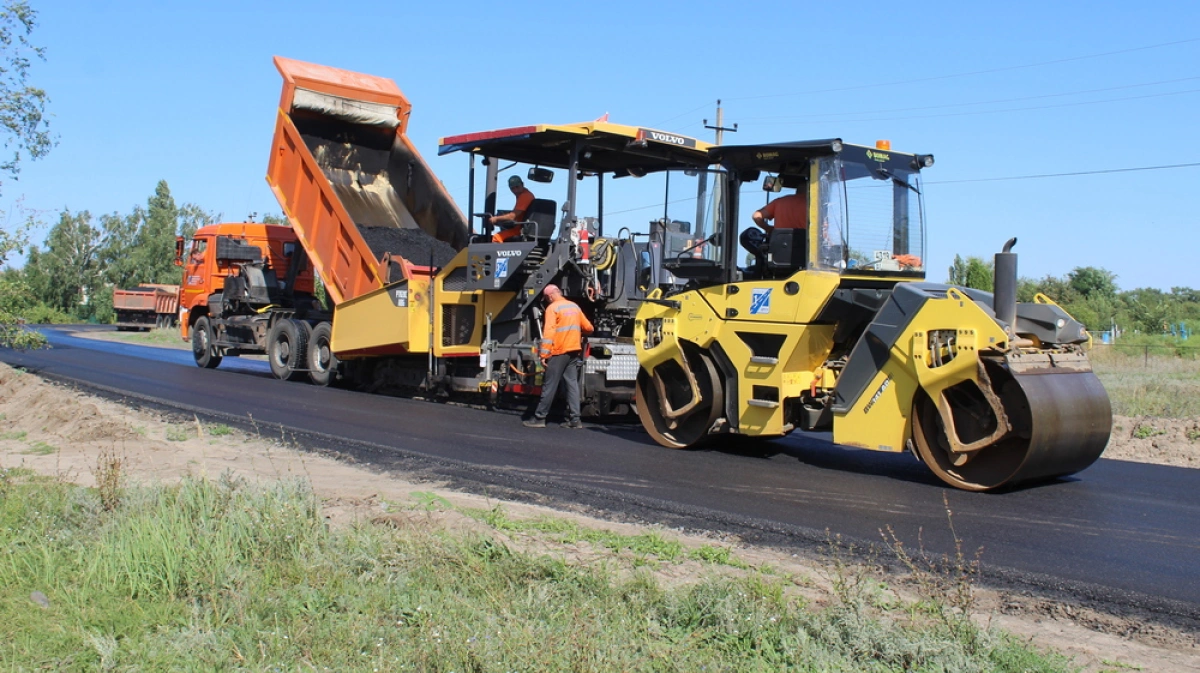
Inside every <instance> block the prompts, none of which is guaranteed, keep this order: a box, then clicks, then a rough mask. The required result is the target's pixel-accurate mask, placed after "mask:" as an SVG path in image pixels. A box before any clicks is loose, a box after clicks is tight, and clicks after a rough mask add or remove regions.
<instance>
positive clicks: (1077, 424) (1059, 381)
mask: <svg viewBox="0 0 1200 673" xmlns="http://www.w3.org/2000/svg"><path fill="white" fill-rule="evenodd" d="M997 374H999V372H997V373H994V374H993V379H992V380H993V381H995V382H996V385H995V391H996V393H997V394H998V395H999V397H1000V399H1001V401H1002V403H1003V406H1004V410H1005V413H1006V414H1007V415H1008V417H1009V422H1010V423H1011V424H1012V431H1011V432H1009V433H1008V434H1007V435H1005V436H1004V437H1003V438H1002V439H1000V440H999V441H997V442H996V443H994V444H992V445H989V446H987V447H985V448H983V449H980V450H979V451H977V452H975V453H974V455H971V456H962V455H959V456H954V455H952V454H951V453H950V452H949V450H948V443H947V442H946V440H945V438H944V435H943V432H944V428H943V425H942V421H941V418H940V416H939V415H938V412H937V409H936V407H935V405H934V404H933V402H932V401H931V400H930V399H929V398H928V397H925V396H922V398H921V399H919V400H918V402H917V404H916V405H915V408H914V414H913V439H914V440H915V442H916V446H917V451H918V453H919V454H920V456H921V459H922V460H923V461H924V462H925V464H926V465H928V466H929V467H930V469H932V470H933V471H934V473H935V474H937V476H938V477H940V478H941V479H942V480H944V481H946V482H947V483H950V484H952V485H954V486H957V487H959V488H963V489H967V490H972V491H986V490H991V489H995V488H999V487H1001V486H1014V485H1017V484H1021V483H1026V482H1032V481H1038V480H1043V479H1049V478H1052V477H1059V476H1064V475H1068V474H1073V473H1075V472H1079V471H1080V470H1083V469H1085V468H1087V467H1088V466H1089V465H1091V464H1092V463H1094V462H1095V461H1096V459H1097V458H1099V457H1100V454H1101V453H1103V452H1104V448H1105V447H1106V446H1107V445H1108V439H1109V435H1110V434H1111V432H1112V407H1111V405H1110V404H1109V400H1108V394H1107V393H1106V392H1105V390H1104V386H1103V385H1101V383H1100V380H1099V379H1098V378H1096V375H1095V374H1094V373H1092V372H1090V371H1086V372H1079V371H1063V370H1061V369H1049V368H1048V369H1039V370H1032V371H1028V372H1022V373H1013V372H1010V371H1007V370H1005V371H1004V372H1003V374H1002V375H999V376H998V375H997ZM956 460H957V462H958V463H959V464H957V465H956V464H955V462H956Z"/></svg>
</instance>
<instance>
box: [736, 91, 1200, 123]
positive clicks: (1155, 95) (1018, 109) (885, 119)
mask: <svg viewBox="0 0 1200 673" xmlns="http://www.w3.org/2000/svg"><path fill="white" fill-rule="evenodd" d="M1196 92H1200V89H1185V90H1183V91H1169V92H1167V93H1151V94H1145V95H1143V96H1125V97H1122V98H1108V99H1105V100H1091V101H1080V102H1077V103H1060V104H1058V105H1034V106H1030V107H1014V108H1005V109H1003V110H975V111H972V112H947V113H945V114H936V115H917V116H909V117H874V118H867V119H815V120H808V123H809V124H830V123H839V124H853V123H856V122H892V121H906V120H909V119H938V118H942V117H970V116H973V115H988V114H1002V113H1005V112H1028V111H1030V110H1053V109H1056V108H1065V107H1080V106H1083V105H1097V104H1100V103H1120V102H1123V101H1129V100H1142V99H1145V98H1164V97H1166V96H1179V95H1182V94H1187V93H1196ZM791 123H795V122H782V121H780V122H767V123H765V124H759V126H778V125H780V124H791Z"/></svg>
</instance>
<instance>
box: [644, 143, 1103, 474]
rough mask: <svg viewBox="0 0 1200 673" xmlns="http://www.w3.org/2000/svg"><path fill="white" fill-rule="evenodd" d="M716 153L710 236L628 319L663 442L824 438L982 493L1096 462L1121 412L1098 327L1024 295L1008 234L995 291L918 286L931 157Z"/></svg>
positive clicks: (884, 151)
mask: <svg viewBox="0 0 1200 673" xmlns="http://www.w3.org/2000/svg"><path fill="white" fill-rule="evenodd" d="M709 152H710V155H709V157H710V159H711V161H712V162H713V163H714V164H719V165H720V166H721V168H722V169H723V171H724V175H725V179H724V185H723V190H721V191H720V193H719V194H718V195H717V198H716V199H715V200H714V201H715V205H714V209H715V210H716V211H717V212H718V217H717V218H716V219H715V222H714V225H715V226H714V228H713V233H712V235H711V236H709V237H707V238H706V239H705V240H703V241H700V242H699V243H698V244H697V245H693V246H690V247H689V248H688V249H687V250H686V251H685V252H682V253H680V254H678V255H677V256H675V257H673V258H672V259H668V260H666V261H665V263H664V267H665V268H666V269H667V270H668V271H669V272H670V273H671V274H672V276H673V277H674V278H676V279H679V282H678V283H676V284H673V285H668V286H663V287H660V288H659V289H657V290H655V291H654V292H652V293H651V294H650V295H648V297H647V299H646V300H645V301H644V302H643V304H642V305H641V307H640V309H639V310H638V312H637V314H636V317H635V323H634V342H635V345H636V349H637V356H638V362H639V370H638V374H637V381H636V396H637V412H638V416H639V417H640V420H641V422H642V425H643V426H644V427H645V428H646V430H647V432H649V433H650V435H651V436H652V437H653V438H654V439H655V440H656V441H657V442H658V443H660V444H662V445H663V446H667V447H672V448H687V447H693V446H697V445H699V444H701V443H703V442H706V441H721V439H722V438H723V437H726V436H732V435H742V436H746V437H760V438H773V437H781V436H783V435H787V434H789V433H792V432H795V431H800V432H827V431H829V430H832V433H833V440H834V442H836V443H838V444H842V445H846V446H851V447H859V448H865V449H871V450H875V451H892V452H898V451H905V450H907V451H910V452H912V453H913V454H914V455H915V456H916V457H917V458H919V459H920V460H921V461H922V462H924V463H925V464H926V465H927V466H929V468H930V469H931V470H932V471H933V473H934V474H936V475H937V476H938V477H939V478H940V479H941V480H943V481H945V482H946V483H948V484H950V485H952V486H955V487H957V488H961V489H966V490H972V491H986V490H992V489H997V488H1001V487H1011V486H1013V485H1016V484H1021V483H1028V482H1031V481H1037V480H1044V479H1049V478H1052V477H1057V476H1062V475H1067V474H1072V473H1075V472H1078V471H1080V470H1083V469H1084V468H1086V467H1087V466H1089V465H1091V464H1092V463H1093V462H1094V461H1095V460H1096V459H1097V458H1098V457H1099V456H1100V454H1101V452H1102V451H1103V450H1104V447H1105V446H1106V445H1107V443H1108V438H1109V434H1110V432H1111V428H1112V412H1111V407H1110V405H1109V400H1108V396H1107V393H1106V392H1105V390H1104V388H1103V386H1102V385H1101V384H1100V381H1099V380H1098V379H1097V378H1096V375H1095V374H1094V373H1093V372H1092V368H1091V365H1090V363H1089V361H1088V358H1087V355H1086V353H1085V351H1084V346H1085V345H1086V344H1087V341H1088V335H1087V332H1086V331H1085V329H1084V326H1083V325H1082V324H1081V323H1079V322H1078V321H1076V320H1074V319H1073V318H1071V316H1070V315H1068V314H1067V313H1066V311H1064V310H1063V309H1062V308H1060V307H1059V306H1058V305H1056V304H1055V303H1054V302H1053V301H1052V300H1050V299H1049V298H1047V297H1045V296H1040V295H1039V296H1038V297H1037V298H1036V299H1035V300H1034V301H1032V302H1018V301H1017V297H1016V284H1017V273H1016V255H1015V253H1013V252H1012V245H1013V243H1015V239H1014V240H1012V241H1009V243H1008V244H1007V245H1005V246H1004V249H1003V251H1002V252H1001V253H999V254H997V256H996V277H995V288H994V289H995V292H994V293H987V292H981V291H978V290H973V289H969V288H965V287H959V286H954V285H944V284H938V283H930V282H925V266H924V259H925V220H924V208H923V201H922V190H923V183H922V178H921V173H922V170H925V169H928V168H930V167H931V166H933V156H932V155H929V154H907V153H903V152H896V151H893V150H891V148H890V146H889V145H888V144H887V143H885V142H880V143H877V144H876V145H875V146H863V145H853V144H850V143H845V142H842V141H841V140H840V139H829V140H817V141H802V142H791V143H777V144H768V145H742V146H722V147H715V148H712V149H711V150H710V151H709ZM760 179H761V182H762V189H763V192H762V194H763V195H762V196H761V197H760V196H754V195H755V194H756V193H757V189H756V186H757V184H758V183H759V180H760Z"/></svg>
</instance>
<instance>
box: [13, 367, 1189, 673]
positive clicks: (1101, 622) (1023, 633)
mask: <svg viewBox="0 0 1200 673" xmlns="http://www.w3.org/2000/svg"><path fill="white" fill-rule="evenodd" d="M1148 422H1151V421H1149V420H1148V419H1121V420H1118V421H1117V425H1118V426H1120V427H1121V428H1122V430H1121V431H1118V432H1116V433H1115V434H1114V439H1113V445H1112V446H1110V449H1109V453H1108V454H1106V455H1110V456H1111V457H1120V458H1122V459H1125V460H1133V459H1135V456H1136V459H1142V460H1144V461H1145V462H1167V463H1168V464H1182V465H1189V466H1196V461H1194V460H1193V456H1192V453H1191V452H1189V451H1187V450H1186V449H1187V447H1188V446H1191V447H1193V448H1194V447H1196V444H1195V443H1194V442H1193V441H1192V440H1190V439H1189V434H1188V433H1189V432H1190V431H1192V430H1194V429H1195V428H1196V427H1197V424H1196V422H1195V421H1191V422H1190V423H1191V424H1190V425H1189V424H1188V423H1180V424H1178V425H1174V424H1159V425H1155V426H1153V427H1154V428H1155V430H1166V434H1155V435H1151V436H1147V435H1148V434H1149V431H1148V430H1143V431H1136V427H1138V424H1143V423H1148ZM1154 422H1156V423H1157V421H1154ZM1173 432H1174V433H1177V434H1178V438H1175V435H1173V434H1171V433H1173ZM1135 435H1136V436H1135ZM1138 437H1141V438H1140V439H1139V438H1138ZM1155 440H1157V441H1155ZM1164 447H1165V448H1164ZM1114 448H1115V449H1117V450H1116V452H1115V453H1116V455H1113V454H1114ZM105 453H107V454H109V455H110V456H118V457H120V458H121V460H123V462H124V471H125V473H126V475H128V478H129V479H132V480H136V481H140V482H167V483H170V482H173V481H177V480H178V479H180V478H182V477H183V476H185V475H198V476H210V477H217V476H219V475H221V474H222V473H225V472H226V471H228V472H231V473H232V474H234V475H236V476H239V477H243V478H246V479H250V480H260V481H266V480H273V479H277V478H281V477H302V478H305V479H308V480H309V481H311V482H312V484H313V488H314V489H315V491H316V493H317V494H318V495H319V496H320V497H321V498H322V500H323V502H324V503H325V514H326V516H327V518H328V519H329V520H330V521H331V522H332V523H334V524H340V523H345V522H349V521H354V520H370V521H380V522H388V523H393V524H399V525H405V523H406V521H408V520H410V519H413V518H420V519H421V521H422V525H426V524H428V523H429V522H430V521H433V522H434V523H436V524H437V525H441V526H446V527H449V528H451V529H468V528H475V527H477V526H479V525H480V524H477V523H476V522H475V521H474V520H473V519H469V518H467V517H465V516H463V515H461V514H458V513H456V512H454V511H441V512H426V511H420V509H413V508H412V507H411V506H412V505H413V504H415V503H418V502H420V501H422V500H425V501H428V500H429V499H430V498H442V499H444V500H445V501H446V502H448V503H450V504H451V505H453V506H455V507H460V508H476V509H484V508H490V507H493V506H495V505H496V504H497V501H496V500H495V499H490V498H485V497H483V496H478V495H473V494H466V493H460V492H455V491H452V490H449V489H446V488H443V487H441V486H440V485H438V484H431V483H416V482H414V481H411V480H409V479H406V478H405V475H402V474H381V473H378V472H375V471H372V470H370V469H366V468H363V467H358V466H355V465H353V464H350V463H346V462H342V461H339V460H336V459H333V458H329V457H325V456H320V455H315V454H312V453H307V452H302V451H297V450H294V449H292V448H288V447H287V446H284V445H283V443H281V442H280V441H276V439H275V438H270V437H261V436H257V435H254V434H247V433H243V432H240V431H236V430H235V431H228V429H227V428H221V427H218V426H212V425H206V424H204V423H201V422H200V421H199V420H195V421H194V422H180V420H179V419H178V418H167V417H165V416H162V415H159V414H156V413H153V412H149V411H145V410H139V409H131V408H128V407H125V406H122V405H120V404H117V403H115V402H112V401H109V400H105V399H101V398H98V397H94V396H90V395H86V394H83V393H81V392H78V391H76V390H73V389H71V388H69V387H67V386H63V385H59V384H53V383H49V382H46V381H44V380H42V379H40V378H38V377H36V376H34V375H31V374H28V373H24V372H21V371H19V370H14V369H12V368H10V367H8V366H7V365H4V364H0V467H5V468H12V467H25V468H28V469H32V470H35V471H37V472H38V473H41V474H46V475H51V476H56V477H58V478H61V479H65V480H69V481H71V482H75V483H79V484H83V485H89V486H90V485H94V478H93V474H92V473H93V471H94V469H95V467H96V465H97V461H98V460H99V457H100V456H101V455H102V454H105ZM503 506H504V508H505V510H506V511H507V512H508V513H509V515H510V516H512V517H514V518H519V517H537V516H546V515H552V516H557V517H563V518H569V519H571V520H573V521H574V522H576V523H577V524H579V525H582V526H589V527H594V528H603V529H608V530H612V531H615V532H618V533H621V534H625V535H634V534H637V533H639V532H645V531H646V530H649V529H647V528H643V527H638V526H633V525H629V524H618V523H612V522H608V521H601V520H597V519H592V518H589V517H584V516H580V515H578V514H574V513H569V512H562V511H555V510H551V509H547V508H544V507H538V506H533V505H527V504H521V503H503ZM653 530H655V532H657V533H659V534H660V535H663V536H664V537H669V538H671V539H676V540H678V541H680V542H681V543H682V544H683V545H685V546H687V547H697V546H700V545H704V544H709V545H711V544H714V542H715V543H718V544H721V545H725V546H730V545H732V546H733V547H734V549H733V551H734V554H735V555H736V556H737V557H738V558H740V559H741V560H742V561H744V562H745V563H748V564H750V565H751V566H757V565H761V564H767V565H770V566H771V567H773V568H776V569H778V571H780V572H782V573H785V574H787V575H790V576H794V577H802V578H808V580H809V581H807V582H806V583H805V584H804V589H803V590H804V591H805V592H806V593H807V594H808V595H809V597H810V598H811V599H812V600H813V601H815V602H817V603H823V602H825V601H827V600H828V599H829V593H828V590H829V589H828V582H826V581H824V580H823V579H822V578H827V577H828V571H826V570H823V568H822V564H821V562H820V560H819V559H808V558H802V557H798V556H795V555H790V554H787V553H784V552H780V551H777V550H772V549H763V548H755V547H749V546H745V545H740V544H738V542H737V541H736V540H730V539H727V538H722V539H719V540H717V539H714V538H708V537H702V536H689V535H681V534H679V533H677V532H675V531H670V530H663V529H653ZM493 534H495V533H494V532H493ZM505 542H506V544H510V545H511V546H513V547H514V548H520V549H526V550H528V551H532V552H535V553H539V554H551V555H555V556H559V557H562V558H565V559H567V560H569V561H571V562H574V563H587V562H589V560H591V554H592V552H591V551H589V550H587V549H580V548H578V547H575V546H572V545H554V544H548V543H547V542H546V541H545V540H537V539H530V538H524V537H522V536H513V537H512V539H506V540H505ZM712 572H713V570H712V566H709V565H705V564H700V563H697V562H694V561H687V562H683V563H679V564H673V565H671V566H670V567H667V568H664V569H663V570H662V571H661V576H662V577H661V578H662V579H663V580H664V581H666V582H669V583H672V584H675V583H687V582H691V581H696V580H698V579H699V578H700V577H702V576H706V575H708V574H711V573H712ZM730 572H736V571H735V570H733V569H730ZM976 605H977V606H978V614H977V618H978V619H979V620H980V621H981V622H985V623H989V624H991V625H993V626H996V627H999V628H1002V629H1005V630H1006V631H1008V632H1010V633H1013V634H1014V635H1016V636H1018V637H1020V638H1023V639H1026V640H1029V641H1032V642H1033V643H1035V644H1038V645H1040V646H1044V647H1053V648H1055V649H1057V650H1059V651H1061V652H1064V653H1066V654H1068V655H1070V656H1072V657H1074V661H1075V663H1076V664H1078V665H1080V666H1082V667H1083V669H1084V670H1086V671H1108V670H1114V671H1115V670H1146V671H1200V639H1198V634H1196V633H1190V632H1182V631H1178V630H1174V629H1171V628H1167V627H1164V626H1161V625H1158V624H1145V623H1141V622H1139V621H1136V620H1133V619H1129V618H1125V617H1116V616H1112V615H1108V614H1103V613H1099V612H1096V611H1094V610H1090V609H1087V608H1081V607H1078V606H1071V605H1066V604H1060V603H1056V602H1053V601H1048V600H1045V599H1040V598H1033V597H1028V596H1016V595H1011V594H1005V593H998V592H995V591H990V590H985V589H979V590H978V595H977V602H976Z"/></svg>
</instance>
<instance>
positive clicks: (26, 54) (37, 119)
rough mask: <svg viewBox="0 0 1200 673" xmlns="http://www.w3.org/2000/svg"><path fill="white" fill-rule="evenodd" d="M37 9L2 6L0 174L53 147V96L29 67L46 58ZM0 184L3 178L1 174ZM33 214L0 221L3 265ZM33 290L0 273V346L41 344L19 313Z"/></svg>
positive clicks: (19, 3)
mask: <svg viewBox="0 0 1200 673" xmlns="http://www.w3.org/2000/svg"><path fill="white" fill-rule="evenodd" d="M36 19H37V12H35V11H34V10H33V8H31V7H30V6H29V3H28V2H25V1H24V0H5V1H4V3H3V4H2V5H0V140H2V141H3V143H4V148H5V150H7V151H10V152H12V156H11V158H8V159H3V160H0V178H2V177H3V176H8V177H11V178H12V179H14V180H15V179H16V178H17V175H18V174H19V173H20V170H21V158H22V157H23V156H28V157H29V158H30V159H39V158H41V157H43V156H45V155H46V153H47V152H49V151H50V149H51V148H53V147H54V138H53V137H51V135H50V132H49V122H48V120H47V119H46V104H47V103H48V102H49V100H50V99H49V98H48V97H47V96H46V92H45V91H43V90H42V89H39V88H37V87H34V86H32V85H31V84H30V81H29V73H30V67H31V66H32V65H33V61H35V60H45V51H44V50H43V48H42V47H38V46H35V45H34V44H33V43H32V42H31V41H30V39H29V36H30V35H31V34H32V33H33V29H34V27H35V26H36V25H37V21H36ZM0 184H3V180H2V179H0ZM33 224H34V222H33V221H32V219H27V220H25V221H24V222H23V223H21V224H19V225H16V226H10V225H9V224H7V223H5V224H4V225H3V226H0V265H3V264H4V263H6V262H7V261H8V257H9V255H11V254H13V253H16V252H20V251H22V250H23V248H24V247H25V246H26V245H28V243H29V230H30V228H31V227H32V226H33ZM29 303H30V291H29V287H28V286H27V285H26V283H25V280H24V274H22V273H10V272H7V271H6V272H5V273H4V274H3V275H2V276H0V346H2V347H11V348H38V347H42V346H45V345H46V339H45V337H43V336H42V335H41V334H39V333H37V332H34V331H32V330H30V329H28V328H26V327H25V325H24V324H22V320H21V318H20V313H21V312H23V311H24V310H25V309H26V308H28V304H29Z"/></svg>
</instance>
